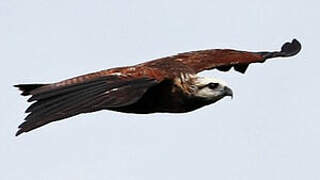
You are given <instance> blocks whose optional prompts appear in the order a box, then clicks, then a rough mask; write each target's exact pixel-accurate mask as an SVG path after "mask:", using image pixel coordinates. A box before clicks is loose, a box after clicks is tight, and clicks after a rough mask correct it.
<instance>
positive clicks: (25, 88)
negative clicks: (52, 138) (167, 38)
mask: <svg viewBox="0 0 320 180" xmlns="http://www.w3.org/2000/svg"><path fill="white" fill-rule="evenodd" d="M300 50H301V44H300V43H299V41H298V40H296V39H294V40H292V42H287V43H285V44H284V45H283V46H282V48H281V50H280V51H262V52H248V51H239V50H232V49H209V50H201V51H192V52H186V53H181V54H177V55H174V56H169V57H164V58H160V59H156V60H152V61H148V62H145V63H142V64H138V65H134V66H126V67H118V68H112V69H107V70H103V71H99V72H94V73H90V74H86V75H82V76H78V77H74V78H71V79H67V80H64V81H60V82H56V83H51V84H18V85H15V87H17V88H19V89H20V90H21V91H22V94H21V95H23V96H31V97H30V98H29V99H28V102H33V103H32V104H31V105H30V106H29V107H28V108H27V110H26V113H29V114H28V115H27V116H26V118H25V121H24V122H23V123H22V124H21V125H20V126H19V130H18V131H17V133H16V136H18V135H20V134H21V133H24V132H28V131H31V130H33V129H36V128H39V127H41V126H43V125H45V124H48V123H51V122H54V121H57V120H62V119H65V118H68V117H71V116H75V115H78V114H82V113H90V112H95V111H100V110H105V109H107V110H112V111H118V112H123V113H136V114H148V113H185V112H190V111H193V110H196V109H198V108H201V107H203V106H206V105H209V104H212V103H215V102H217V101H218V100H220V99H222V98H223V97H226V96H232V95H233V92H232V90H231V88H230V87H228V85H227V84H226V83H225V82H224V81H222V80H219V79H216V78H207V77H200V76H198V75H197V73H199V72H201V71H204V70H211V69H217V70H220V71H228V70H230V69H231V68H233V69H234V70H235V71H238V72H241V73H245V71H246V70H247V68H248V66H249V64H251V63H263V62H265V61H266V60H267V59H271V58H277V57H289V56H293V55H296V54H297V53H298V52H299V51H300Z"/></svg>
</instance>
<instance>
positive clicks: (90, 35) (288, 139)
mask: <svg viewBox="0 0 320 180" xmlns="http://www.w3.org/2000/svg"><path fill="white" fill-rule="evenodd" d="M319 19H320V13H319V3H317V1H292V0H285V1H278V0H268V1H259V0H253V1H249V0H247V1H211V0H199V1H184V0H176V1H172V0H163V1H148V0H137V1H130V0H123V1H119V0H106V1H103V0H91V1H79V0H77V1H76V0H70V1H65V0H54V1H43V0H28V1H18V0H0V61H1V62H0V63H1V70H0V73H1V76H0V78H1V85H0V86H1V102H0V103H1V104H0V109H1V115H0V116H1V118H0V143H1V145H0V179H1V180H12V179H24V180H43V179H50V180H51V179H52V180H57V179H77V180H82V179H112V180H118V179H119V180H127V179H129V180H135V179H138V180H140V179H146V180H150V179H152V180H164V179H166V180H167V179H169V180H176V179H184V180H193V179H204V180H211V179H219V180H239V179H240V180H256V179H264V180H270V179H273V180H283V179H290V180H295V179H309V180H313V179H314V180H316V179H320V173H319V166H320V155H319V152H320V141H319V137H320V122H319V121H320V119H319V112H318V111H319V105H320V104H319V92H320V86H319V73H318V71H319V70H318V68H319V65H320V63H319V59H318V52H319V33H320V26H319ZM293 38H297V39H299V40H300V41H301V43H302V45H303V50H302V52H301V53H300V54H299V55H297V56H295V57H291V58H287V59H277V60H274V61H269V62H267V63H264V64H254V65H251V66H250V67H249V69H248V71H247V73H246V74H245V75H242V74H240V73H237V72H235V71H230V72H228V73H220V72H217V71H208V72H204V73H201V75H203V76H209V77H210V76H213V77H217V78H220V79H224V80H226V81H227V82H228V83H229V84H230V86H231V87H232V88H233V91H234V94H235V97H234V99H233V100H230V99H229V98H225V99H223V100H221V101H219V102H218V103H216V104H214V105H210V106H207V107H205V108H202V109H199V110H197V111H195V112H192V113H187V114H152V115H130V114H121V113H116V112H111V111H101V112H98V113H93V114H87V115H80V116H76V117H72V118H69V119H67V120H65V121H60V122H56V123H52V124H49V125H47V126H45V127H43V128H40V129H37V130H35V131H32V132H30V133H28V134H23V135H21V136H20V137H15V136H14V133H15V132H16V130H17V126H18V125H19V124H20V123H22V122H23V118H24V117H25V114H24V110H25V109H26V107H27V106H28V104H27V103H26V101H25V100H26V98H23V97H21V96H20V95H19V92H18V91H17V90H16V89H15V88H13V87H12V85H13V84H17V83H33V82H55V81H60V80H63V79H66V78H70V77H72V76H76V75H81V74H85V73H89V72H93V71H98V70H102V69H107V68H111V67H116V66H124V65H133V64H137V63H140V62H143V61H146V60H151V59H154V58H159V57H163V56H167V55H173V54H176V53H179V52H184V51H190V50H200V49H210V48H234V49H240V50H278V49H279V48H280V47H281V45H282V44H283V43H284V42H286V41H291V40H292V39H293Z"/></svg>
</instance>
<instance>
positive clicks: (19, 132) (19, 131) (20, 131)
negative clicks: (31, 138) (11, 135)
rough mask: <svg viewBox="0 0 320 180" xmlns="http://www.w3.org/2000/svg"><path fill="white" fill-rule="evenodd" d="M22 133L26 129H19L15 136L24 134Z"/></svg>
mask: <svg viewBox="0 0 320 180" xmlns="http://www.w3.org/2000/svg"><path fill="white" fill-rule="evenodd" d="M22 133H24V131H22V129H19V130H18V131H17V132H16V134H15V136H16V137H17V136H19V135H20V134H22Z"/></svg>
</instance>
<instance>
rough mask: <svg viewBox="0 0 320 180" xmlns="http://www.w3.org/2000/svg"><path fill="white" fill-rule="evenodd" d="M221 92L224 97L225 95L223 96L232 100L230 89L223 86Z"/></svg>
mask: <svg viewBox="0 0 320 180" xmlns="http://www.w3.org/2000/svg"><path fill="white" fill-rule="evenodd" d="M223 91H224V95H225V96H230V97H231V99H233V92H232V89H230V88H229V87H227V86H225V87H224V88H223Z"/></svg>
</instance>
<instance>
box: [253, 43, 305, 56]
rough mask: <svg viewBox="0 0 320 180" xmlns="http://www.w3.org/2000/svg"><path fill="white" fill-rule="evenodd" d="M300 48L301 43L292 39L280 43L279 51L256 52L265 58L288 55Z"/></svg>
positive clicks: (297, 51) (296, 52)
mask: <svg viewBox="0 0 320 180" xmlns="http://www.w3.org/2000/svg"><path fill="white" fill-rule="evenodd" d="M300 50H301V44H300V42H299V41H298V40H296V39H293V40H292V42H286V43H285V44H283V45H282V47H281V51H275V52H258V54H260V55H262V57H263V58H264V59H265V60H266V59H269V58H275V57H289V56H294V55H296V54H298V53H299V52H300Z"/></svg>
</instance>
